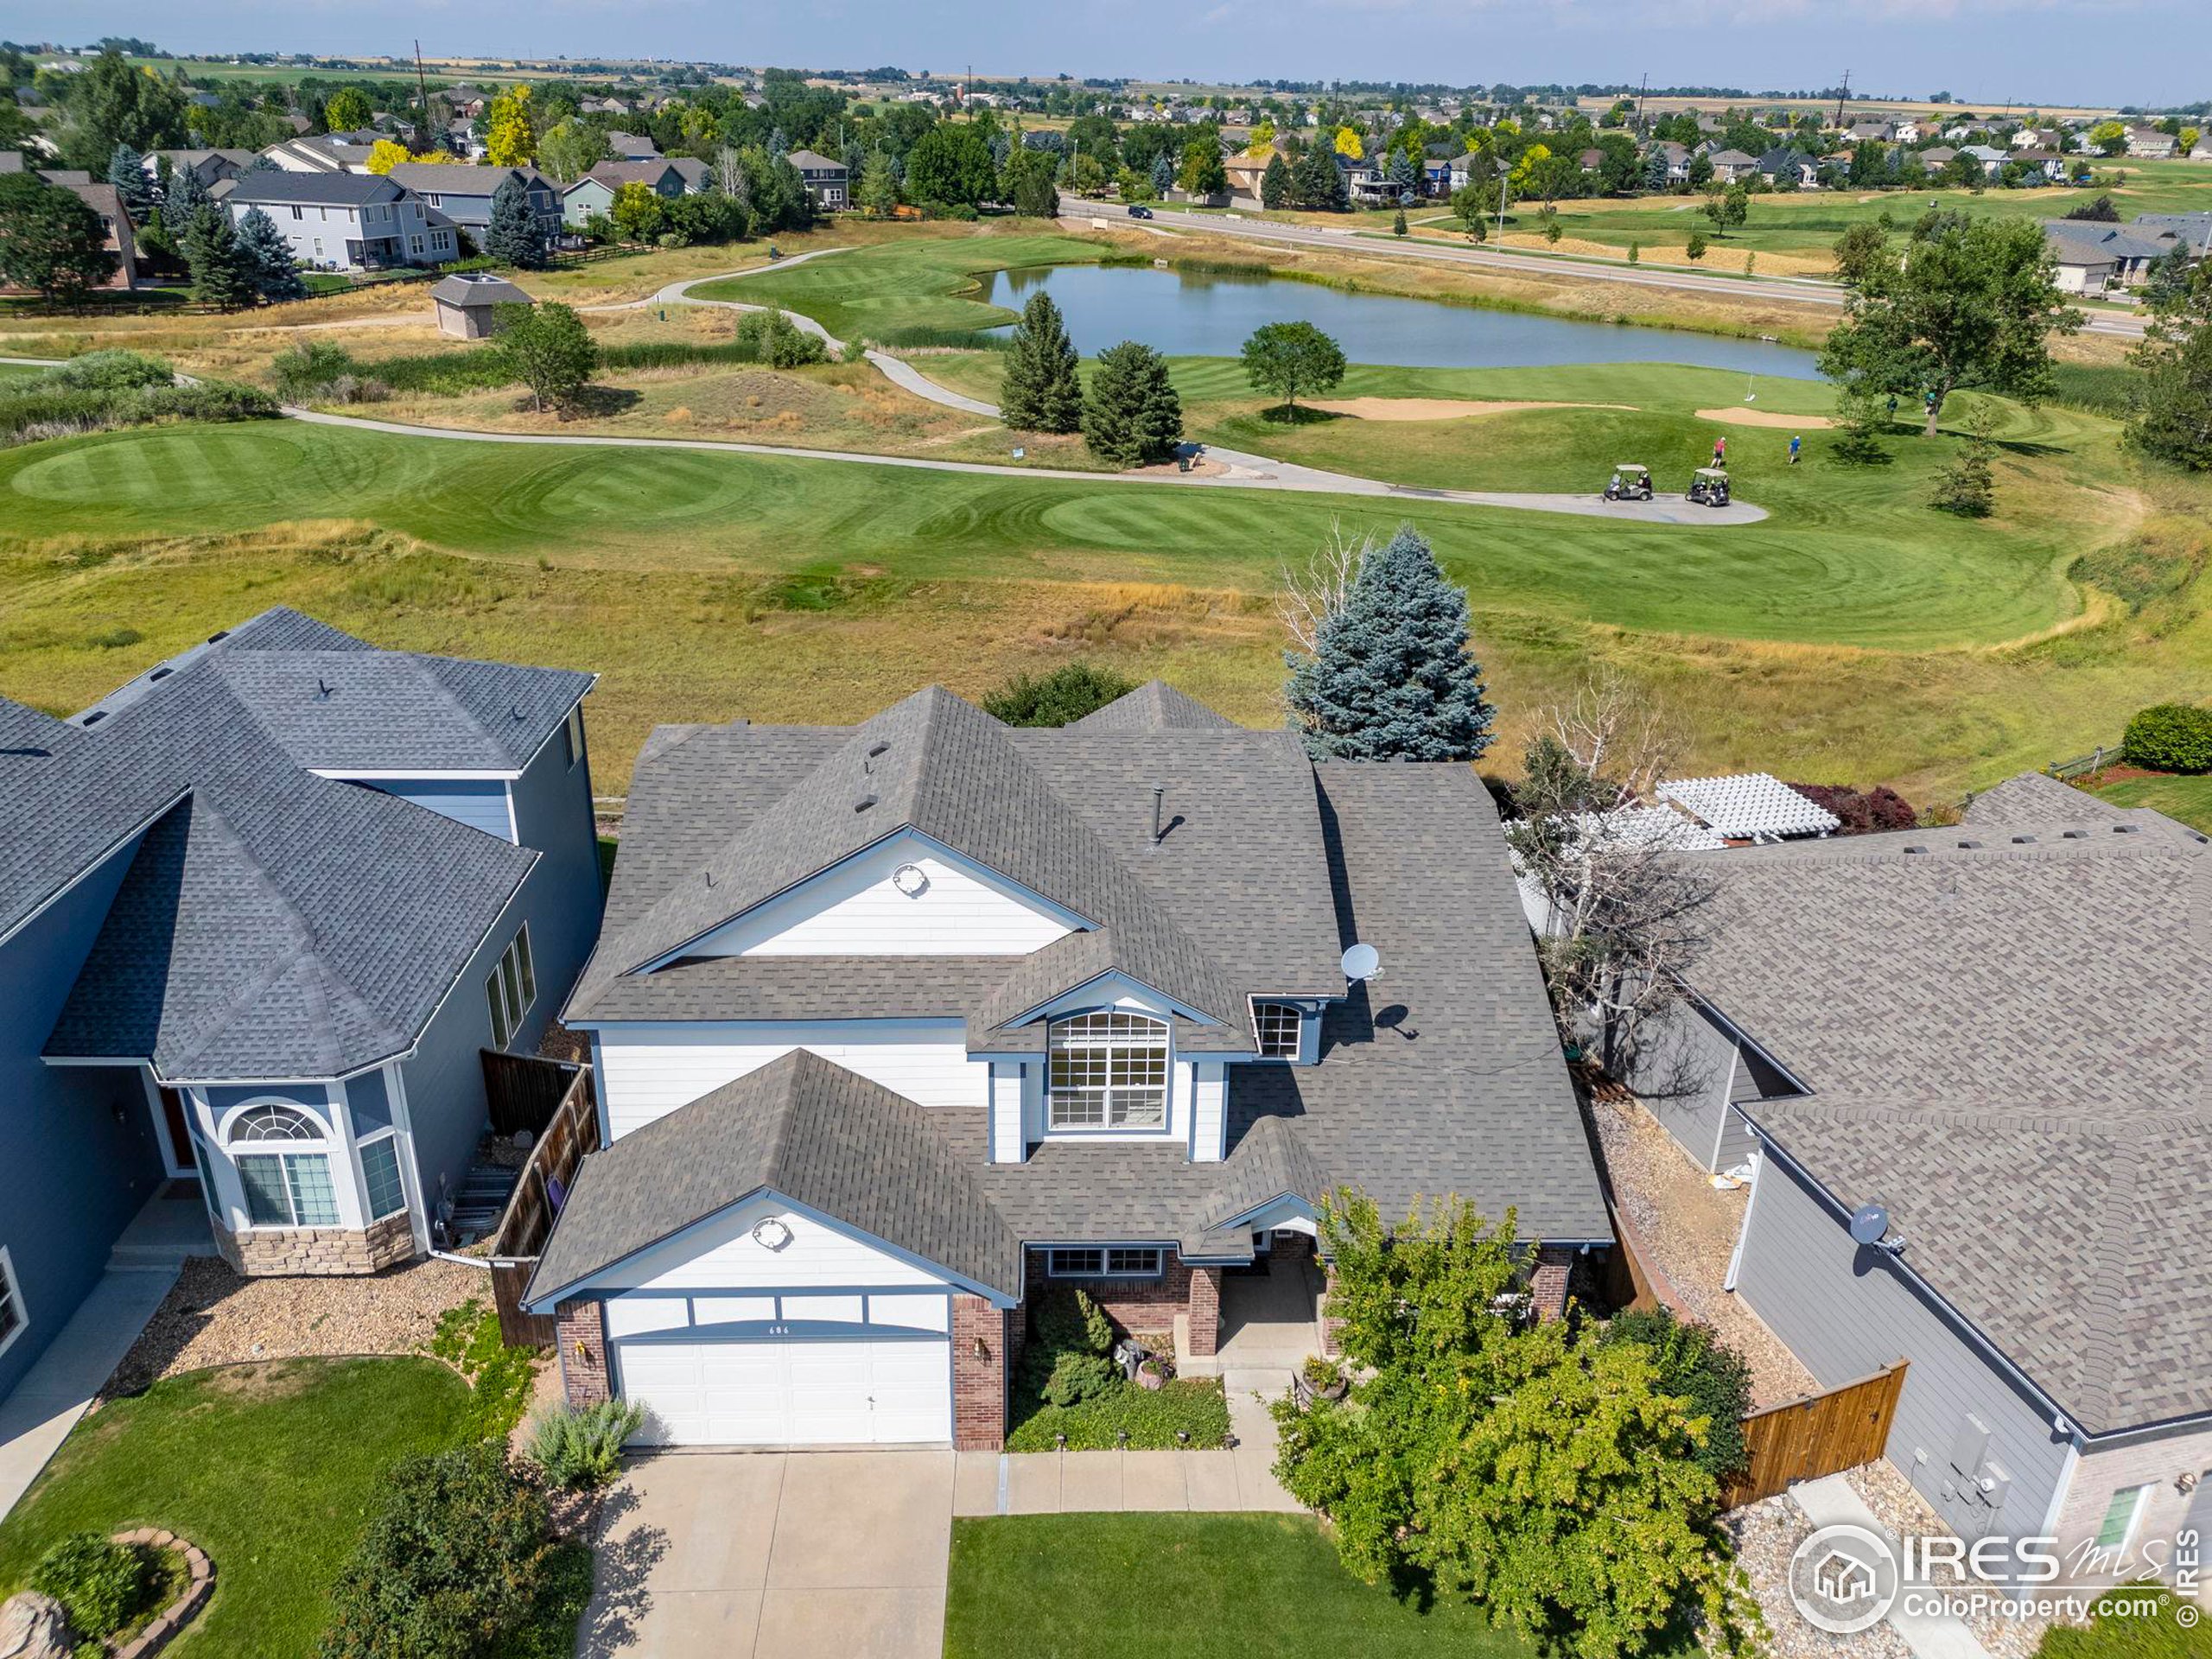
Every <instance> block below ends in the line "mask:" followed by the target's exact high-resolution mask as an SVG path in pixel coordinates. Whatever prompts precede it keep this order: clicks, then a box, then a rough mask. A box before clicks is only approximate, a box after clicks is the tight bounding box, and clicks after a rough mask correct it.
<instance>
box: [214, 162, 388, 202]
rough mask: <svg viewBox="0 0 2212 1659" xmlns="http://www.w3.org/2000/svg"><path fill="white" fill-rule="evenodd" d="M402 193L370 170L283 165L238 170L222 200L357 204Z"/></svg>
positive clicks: (381, 199) (383, 199)
mask: <svg viewBox="0 0 2212 1659" xmlns="http://www.w3.org/2000/svg"><path fill="white" fill-rule="evenodd" d="M404 194H406V193H405V191H404V190H403V189H402V188H400V187H399V186H398V185H397V184H396V183H394V182H393V181H391V180H390V179H380V178H378V177H377V175H375V174H373V173H287V172H285V171H284V170H283V168H263V169H262V170H261V171H259V172H256V173H241V174H239V175H238V177H237V178H236V179H235V180H233V181H232V183H231V194H229V196H227V197H226V198H225V200H230V201H242V202H247V203H258V202H277V203H281V204H284V205H288V206H289V204H291V203H294V202H298V203H300V204H302V205H303V206H307V207H359V206H361V205H362V204H363V203H364V202H372V201H390V200H394V199H396V198H397V197H399V196H401V195H404Z"/></svg>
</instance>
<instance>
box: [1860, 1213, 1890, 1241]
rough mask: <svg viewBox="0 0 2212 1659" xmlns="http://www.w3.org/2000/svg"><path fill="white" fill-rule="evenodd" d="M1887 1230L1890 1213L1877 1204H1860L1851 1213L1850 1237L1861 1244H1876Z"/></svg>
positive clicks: (1884, 1235) (1888, 1228)
mask: <svg viewBox="0 0 2212 1659" xmlns="http://www.w3.org/2000/svg"><path fill="white" fill-rule="evenodd" d="M1889 1230H1890V1212H1889V1211H1887V1210H1885V1209H1884V1208H1883V1207H1882V1206H1881V1205H1878V1204H1862V1205H1859V1207H1858V1208H1857V1209H1856V1210H1854V1211H1852V1212H1851V1236H1852V1237H1853V1239H1854V1240H1856V1241H1857V1242H1858V1243H1861V1244H1878V1243H1881V1242H1882V1240H1883V1239H1884V1238H1885V1237H1887V1236H1888V1235H1889Z"/></svg>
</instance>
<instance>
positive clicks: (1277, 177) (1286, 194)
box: [1260, 150, 1290, 207]
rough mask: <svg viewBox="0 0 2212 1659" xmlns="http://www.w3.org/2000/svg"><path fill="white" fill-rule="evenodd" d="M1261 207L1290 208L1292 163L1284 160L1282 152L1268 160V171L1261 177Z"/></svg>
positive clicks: (1278, 151)
mask: <svg viewBox="0 0 2212 1659" xmlns="http://www.w3.org/2000/svg"><path fill="white" fill-rule="evenodd" d="M1260 206H1261V207H1289V206H1290V163H1289V162H1286V161H1284V160H1283V158H1282V152H1281V150H1277V151H1276V152H1275V153H1274V155H1273V156H1269V157H1268V170H1267V171H1266V172H1264V173H1262V175H1260Z"/></svg>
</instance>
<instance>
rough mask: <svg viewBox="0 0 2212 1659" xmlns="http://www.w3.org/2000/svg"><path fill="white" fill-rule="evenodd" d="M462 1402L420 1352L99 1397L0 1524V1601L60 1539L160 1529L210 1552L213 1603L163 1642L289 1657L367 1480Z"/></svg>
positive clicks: (208, 1651)
mask: <svg viewBox="0 0 2212 1659" xmlns="http://www.w3.org/2000/svg"><path fill="white" fill-rule="evenodd" d="M468 1406H469V1392H468V1388H467V1384H465V1383H462V1382H461V1379H460V1378H459V1377H458V1376H455V1375H454V1373H453V1372H452V1371H451V1370H448V1369H447V1368H446V1367H445V1366H443V1365H441V1364H438V1363H435V1361H432V1360H428V1359H349V1360H316V1359H302V1360H290V1361H285V1362H282V1363H275V1364H270V1365H251V1366H232V1367H226V1368H224V1369H221V1370H213V1371H200V1372H196V1373H194V1374H193V1375H191V1376H182V1377H174V1378H170V1379H168V1380H167V1381H164V1382H161V1383H156V1384H155V1385H154V1386H153V1387H152V1388H151V1389H148V1390H147V1391H146V1392H145V1393H144V1394H143V1395H139V1396H137V1398H135V1399H125V1400H117V1401H112V1402H109V1403H108V1404H107V1405H105V1406H103V1407H102V1408H100V1409H99V1411H98V1412H97V1413H95V1414H93V1415H92V1416H91V1417H89V1418H87V1419H86V1421H84V1422H83V1423H82V1424H81V1425H80V1426H79V1427H78V1428H77V1430H76V1432H75V1433H73V1434H72V1435H71V1436H70V1437H69V1439H68V1440H67V1442H66V1443H65V1444H64V1445H63V1446H62V1448H61V1451H60V1453H59V1455H57V1456H56V1457H55V1459H54V1462H53V1464H52V1465H49V1466H48V1469H47V1471H46V1472H45V1473H44V1474H43V1475H41V1477H40V1478H39V1479H38V1482H37V1484H35V1485H34V1486H33V1487H32V1488H31V1491H30V1492H29V1495H28V1496H27V1497H25V1498H24V1500H23V1501H22V1503H20V1504H18V1505H17V1506H16V1510H15V1511H14V1512H13V1513H12V1514H11V1515H10V1516H8V1517H7V1519H6V1520H5V1521H4V1522H0V1599H5V1598H6V1597H7V1596H8V1595H9V1594H10V1593H11V1592H14V1591H16V1590H17V1589H20V1588H21V1587H22V1585H23V1583H24V1581H25V1580H26V1579H27V1578H28V1577H29V1573H30V1570H31V1568H32V1567H33V1566H35V1564H36V1562H37V1560H38V1558H39V1557H40V1555H41V1554H43V1553H44V1552H45V1551H46V1549H47V1548H48V1547H49V1546H50V1545H52V1544H53V1543H54V1541H55V1540H56V1539H58V1538H60V1537H61V1536H62V1535H65V1534H67V1533H71V1532H76V1531H82V1530H92V1531H98V1532H102V1533H105V1532H111V1531H120V1530H123V1529H127V1528H131V1527H140V1526H152V1527H165V1528H168V1529H169V1530H171V1531H173V1532H175V1533H178V1534H180V1535H182V1536H184V1537H187V1538H189V1539H191V1540H192V1541H194V1543H196V1544H199V1545H200V1547H201V1548H204V1549H206V1550H207V1553H208V1554H209V1555H210V1556H212V1557H213V1559H214V1562H215V1594H214V1598H213V1599H212V1600H211V1601H210V1602H209V1603H208V1604H207V1610H206V1611H204V1612H203V1613H201V1614H200V1617H199V1618H197V1619H195V1620H194V1622H193V1624H191V1626H190V1627H189V1628H188V1630H186V1632H185V1634H184V1635H183V1637H181V1638H180V1639H179V1641H178V1643H176V1645H175V1648H173V1649H171V1651H173V1652H176V1653H180V1654H186V1655H196V1654H205V1655H208V1656H211V1659H213V1656H218V1655H219V1656H222V1659H301V1656H302V1655H305V1654H308V1653H309V1652H311V1651H313V1649H314V1646H315V1638H316V1637H317V1636H318V1635H319V1634H320V1633H321V1629H322V1626H323V1622H324V1618H325V1617H326V1614H327V1608H326V1606H325V1604H324V1599H323V1597H324V1592H325V1591H326V1590H327V1587H328V1586H329V1585H330V1584H331V1583H332V1582H333V1581H334V1580H335V1579H336V1577H337V1574H338V1571H339V1569H340V1567H342V1566H343V1565H344V1563H345V1561H346V1557H347V1555H348V1554H351V1552H352V1550H353V1541H354V1539H355V1537H356V1536H357V1535H359V1531H360V1529H361V1528H362V1526H363V1525H364V1524H365V1522H367V1520H368V1518H369V1516H370V1515H371V1513H372V1508H373V1504H374V1500H375V1494H376V1490H377V1484H378V1477H379V1476H380V1475H381V1474H382V1472H383V1471H384V1470H385V1468H386V1467H388V1466H389V1465H391V1464H392V1463H394V1462H396V1461H397V1460H398V1459H401V1458H404V1457H409V1456H412V1455H415V1454H416V1453H422V1452H440V1451H443V1450H445V1449H446V1448H448V1446H455V1445H458V1444H460V1443H461V1441H462V1440H464V1439H466V1438H467V1427H466V1424H467V1414H468ZM569 1628H571V1629H573V1628H574V1621H573V1618H571V1621H570V1625H569Z"/></svg>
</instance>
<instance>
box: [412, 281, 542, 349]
mask: <svg viewBox="0 0 2212 1659" xmlns="http://www.w3.org/2000/svg"><path fill="white" fill-rule="evenodd" d="M430 303H431V305H432V306H433V307H434V308H435V309H436V311H437V314H438V332H439V333H440V334H451V335H452V336H453V337H454V339H455V340H482V339H483V338H484V337H485V336H486V335H487V334H490V333H491V332H492V319H493V307H494V306H500V305H529V304H531V303H532V301H531V297H530V296H529V295H528V294H526V293H524V291H523V290H522V289H519V288H517V287H516V286H515V285H514V284H513V283H511V282H509V281H508V280H507V279H506V278H505V277H495V276H493V275H492V274H491V273H490V272H489V271H455V272H454V274H453V275H452V276H450V277H443V278H442V279H441V280H440V281H439V282H438V283H437V284H436V285H435V287H433V288H432V289H430Z"/></svg>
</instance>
